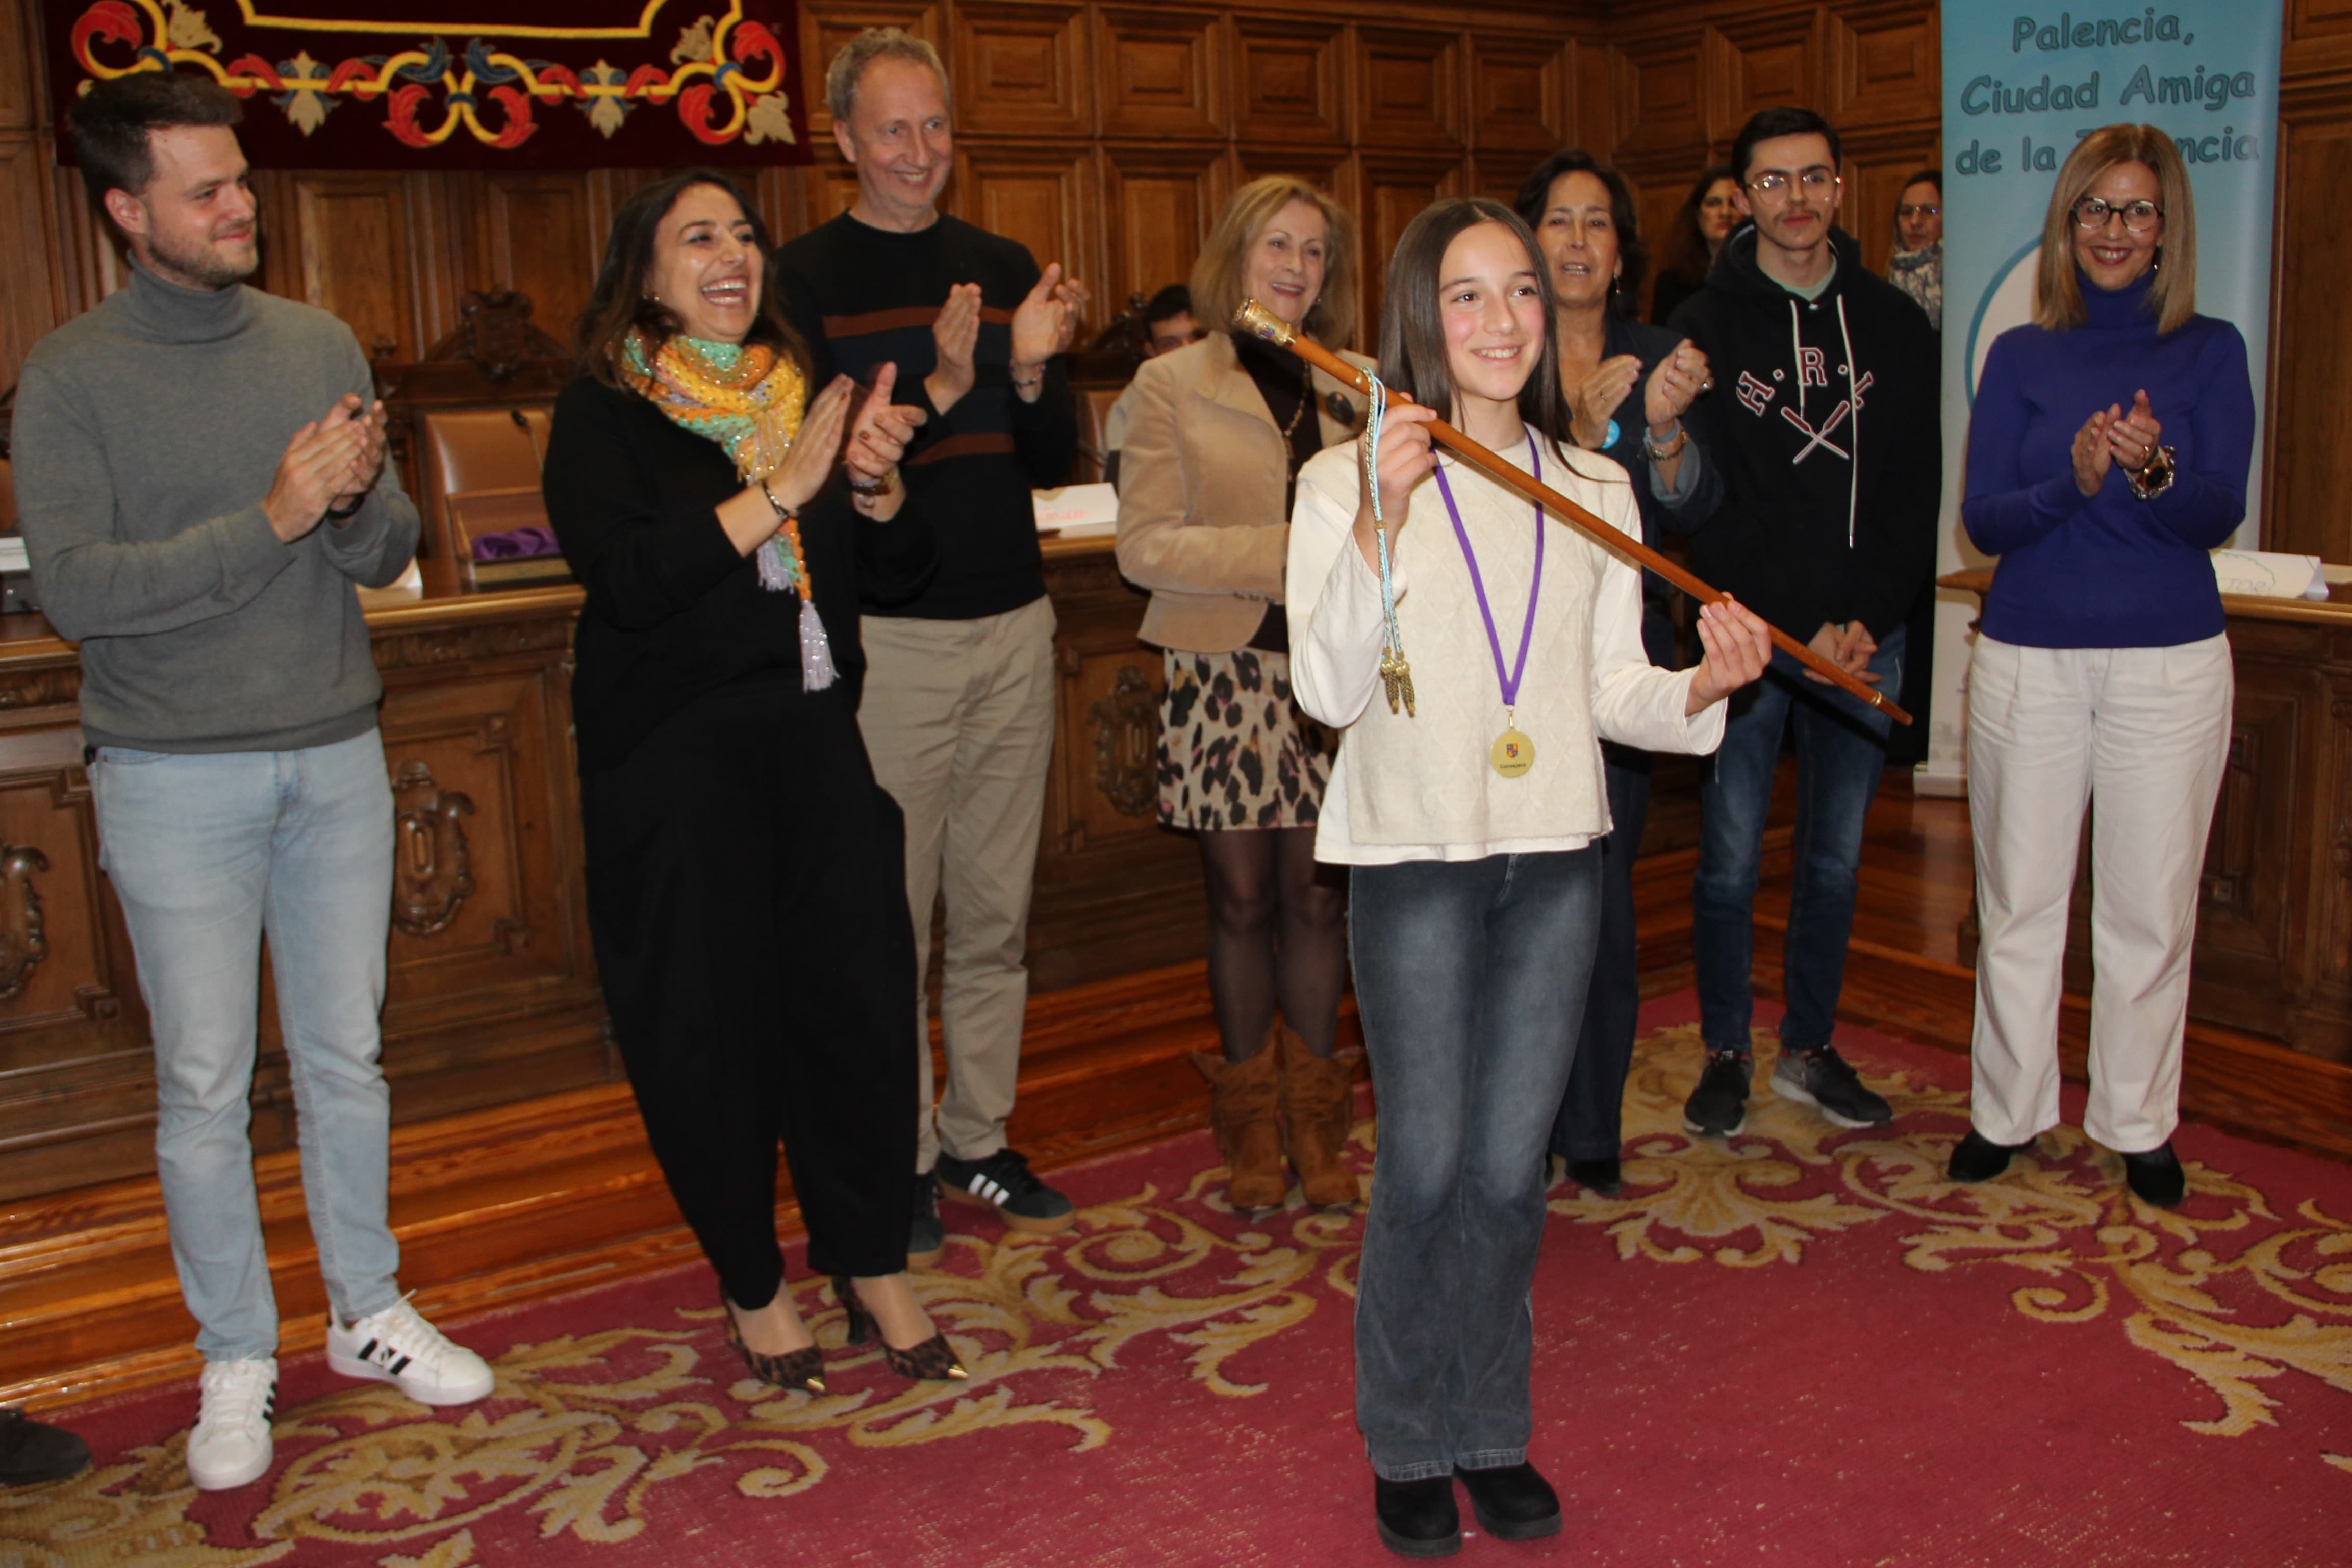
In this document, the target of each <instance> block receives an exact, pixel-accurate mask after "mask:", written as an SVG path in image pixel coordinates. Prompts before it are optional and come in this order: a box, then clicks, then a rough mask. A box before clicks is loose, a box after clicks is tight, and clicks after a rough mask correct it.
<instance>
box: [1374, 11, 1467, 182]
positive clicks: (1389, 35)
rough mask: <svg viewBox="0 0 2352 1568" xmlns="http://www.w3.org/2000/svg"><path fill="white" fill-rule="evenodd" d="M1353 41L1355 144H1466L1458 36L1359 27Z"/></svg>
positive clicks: (1427, 147)
mask: <svg viewBox="0 0 2352 1568" xmlns="http://www.w3.org/2000/svg"><path fill="white" fill-rule="evenodd" d="M1355 45H1356V49H1355V72H1354V78H1353V80H1354V92H1355V100H1356V138H1355V139H1356V142H1357V143H1358V144H1359V145H1360V146H1365V147H1410V148H1413V149H1415V150H1417V151H1421V152H1431V151H1435V150H1439V149H1444V150H1449V151H1450V150H1453V149H1455V148H1459V147H1461V146H1463V145H1464V144H1465V143H1464V137H1463V129H1464V117H1463V100H1464V96H1465V90H1466V89H1465V83H1464V81H1463V79H1462V78H1463V69H1464V55H1463V48H1462V37H1461V35H1460V34H1458V33H1453V32H1444V33H1440V32H1430V31H1422V30H1420V29H1408V28H1403V27H1365V26H1359V27H1358V28H1356V30H1355Z"/></svg>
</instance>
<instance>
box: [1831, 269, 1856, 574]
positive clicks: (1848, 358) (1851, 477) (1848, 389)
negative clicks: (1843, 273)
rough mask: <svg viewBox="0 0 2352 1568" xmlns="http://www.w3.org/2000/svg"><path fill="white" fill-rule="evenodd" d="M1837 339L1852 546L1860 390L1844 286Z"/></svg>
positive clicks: (1847, 524) (1848, 530)
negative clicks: (1848, 451)
mask: <svg viewBox="0 0 2352 1568" xmlns="http://www.w3.org/2000/svg"><path fill="white" fill-rule="evenodd" d="M1837 310H1838V342H1839V343H1840V345H1841V346H1842V347H1843V349H1844V351H1845V399H1846V404H1847V405H1848V406H1847V410H1846V440H1847V441H1848V442H1849V443H1850V444H1851V445H1852V446H1853V457H1852V458H1848V459H1847V461H1846V478H1845V547H1846V548H1847V549H1848V550H1852V549H1853V514H1854V507H1855V505H1856V504H1857V501H1858V500H1859V498H1860V495H1861V492H1862V394H1861V393H1860V392H1859V391H1858V390H1856V389H1855V387H1854V384H1853V333H1851V332H1849V331H1846V329H1845V290H1843V289H1839V290H1838V297H1837Z"/></svg>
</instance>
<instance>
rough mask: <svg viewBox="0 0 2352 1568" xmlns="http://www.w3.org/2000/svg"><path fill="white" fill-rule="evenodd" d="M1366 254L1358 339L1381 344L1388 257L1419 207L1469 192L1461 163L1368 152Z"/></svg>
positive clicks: (1364, 162) (1364, 166)
mask: <svg viewBox="0 0 2352 1568" xmlns="http://www.w3.org/2000/svg"><path fill="white" fill-rule="evenodd" d="M1360 163H1361V180H1362V185H1361V190H1362V196H1361V200H1362V204H1363V205H1361V206H1360V207H1359V208H1358V209H1357V210H1358V213H1359V215H1360V216H1359V219H1358V221H1360V223H1362V225H1363V226H1364V254H1365V256H1366V257H1367V258H1370V262H1371V265H1370V266H1369V267H1368V268H1366V271H1365V278H1364V290H1363V292H1364V324H1363V329H1362V331H1360V333H1359V334H1358V339H1357V341H1358V342H1363V343H1376V342H1379V341H1380V335H1381V334H1380V323H1381V293H1382V284H1383V281H1384V274H1385V272H1386V271H1387V268H1388V258H1389V257H1391V256H1392V255H1394V254H1395V252H1396V247H1397V240H1398V239H1399V238H1400V237H1402V235H1403V233H1404V230H1405V226H1406V225H1407V224H1410V223H1411V222H1412V220H1413V219H1414V218H1415V217H1417V216H1420V213H1421V209H1422V208H1423V207H1425V206H1427V205H1429V204H1430V203H1432V202H1433V201H1435V200H1436V199H1437V198H1438V197H1440V196H1458V195H1462V194H1463V192H1464V191H1465V189H1467V188H1468V187H1467V184H1466V179H1465V171H1464V169H1463V167H1462V164H1461V162H1460V161H1459V160H1458V159H1450V158H1415V157H1412V156H1409V155H1406V154H1403V153H1382V154H1379V155H1374V154H1370V153H1367V154H1365V155H1364V157H1363V158H1362V159H1361V161H1360Z"/></svg>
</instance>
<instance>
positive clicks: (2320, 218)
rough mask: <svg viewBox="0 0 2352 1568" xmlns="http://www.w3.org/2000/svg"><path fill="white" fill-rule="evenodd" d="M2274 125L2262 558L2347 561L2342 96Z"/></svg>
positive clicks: (2349, 184)
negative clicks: (2276, 155)
mask: <svg viewBox="0 0 2352 1568" xmlns="http://www.w3.org/2000/svg"><path fill="white" fill-rule="evenodd" d="M2332 96H2335V97H2336V101H2334V102H2323V103H2321V104H2317V105H2312V106H2304V105H2295V106H2294V107H2291V108H2290V109H2289V110H2287V112H2285V113H2284V114H2283V115H2282V117H2281V121H2280V124H2279V141H2280V143H2281V156H2280V159H2279V165H2280V199H2279V208H2278V215H2279V216H2278V220H2277V221H2278V233H2277V242H2276V252H2277V254H2276V258H2275V260H2274V261H2273V268H2274V269H2275V270H2274V271H2273V278H2274V279H2275V280H2276V281H2275V289H2276V293H2275V301H2276V302H2275V305H2274V306H2273V319H2274V321H2275V322H2276V326H2275V330H2274V331H2273V332H2272V335H2271V345H2272V346H2271V366H2272V368H2271V388H2270V398H2269V410H2270V412H2269V426H2270V432H2271V442H2270V447H2271V449H2270V474H2269V479H2268V483H2267V488H2266V489H2265V490H2264V492H2263V494H2264V498H2265V499H2264V511H2265V514H2266V515H2265V517H2264V519H2263V548H2264V549H2266V550H2284V551H2293V552H2298V553H2305V554H2312V555H2319V556H2324V557H2325V558H2326V559H2327V560H2329V561H2352V516H2347V513H2346V511H2345V510H2344V508H2343V506H2342V504H2341V503H2342V498H2343V497H2344V495H2345V494H2346V493H2347V489H2352V399H2347V398H2345V397H2344V396H2342V395H2340V385H2339V383H2340V378H2341V367H2342V366H2343V365H2345V364H2346V363H2352V293H2347V290H2346V289H2344V288H2343V286H2342V284H2341V282H2340V280H2339V278H2338V273H2339V271H2340V265H2339V258H2340V256H2341V253H2342V248H2343V227H2344V226H2343V220H2342V211H2341V209H2342V199H2341V193H2342V192H2344V191H2346V190H2347V189H2352V102H2347V101H2344V100H2345V99H2347V98H2352V94H2343V95H2332Z"/></svg>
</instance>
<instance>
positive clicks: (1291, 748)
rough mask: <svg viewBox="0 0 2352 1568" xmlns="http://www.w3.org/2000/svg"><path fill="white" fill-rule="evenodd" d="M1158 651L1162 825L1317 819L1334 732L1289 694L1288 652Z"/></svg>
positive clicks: (1208, 827)
mask: <svg viewBox="0 0 2352 1568" xmlns="http://www.w3.org/2000/svg"><path fill="white" fill-rule="evenodd" d="M1163 657H1164V658H1165V660H1166V663H1167V672H1168V695H1167V696H1166V697H1164V698H1162V699H1161V700H1160V826H1163V827H1181V828H1185V829H1189V830H1191V831H1194V832H1203V831H1213V830H1216V829H1220V828H1235V827H1312V826H1315V819H1316V816H1317V814H1318V812H1319V811H1320V810H1321V809H1322V805H1323V789H1324V786H1325V785H1326V784H1329V783H1330V781H1331V759H1332V758H1333V757H1335V756H1336V755H1338V754H1339V736H1338V735H1337V734H1335V733H1334V732H1333V731H1329V730H1327V729H1325V728H1324V727H1323V726H1322V725H1320V724H1318V723H1317V722H1316V721H1314V720H1312V719H1309V718H1308V717H1307V715H1306V714H1304V713H1302V712H1300V711H1299V710H1298V704H1297V703H1296V702H1295V701H1293V700H1291V696H1290V656H1289V655H1288V654H1286V653H1268V652H1265V651H1263V650H1261V649H1258V648H1250V647H1244V648H1236V649H1235V650H1234V651H1233V652H1232V653H1178V652H1176V651H1174V650H1173V649H1169V650H1166V651H1165V653H1164V654H1163Z"/></svg>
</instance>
